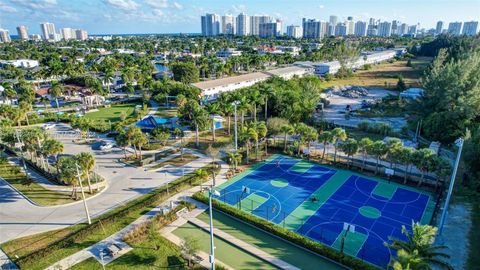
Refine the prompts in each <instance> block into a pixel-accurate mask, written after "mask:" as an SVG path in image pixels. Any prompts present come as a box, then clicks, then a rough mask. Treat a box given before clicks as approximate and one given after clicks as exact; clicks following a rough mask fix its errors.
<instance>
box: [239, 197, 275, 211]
mask: <svg viewBox="0 0 480 270" xmlns="http://www.w3.org/2000/svg"><path fill="white" fill-rule="evenodd" d="M267 200H268V198H265V197H263V196H260V195H258V194H256V193H252V194H250V195H248V196H247V197H245V198H243V199H242V200H241V201H240V205H241V207H242V210H244V211H247V212H251V211H253V210H255V209H257V208H258V207H259V206H260V205H262V204H263V203H264V202H266V201H267Z"/></svg>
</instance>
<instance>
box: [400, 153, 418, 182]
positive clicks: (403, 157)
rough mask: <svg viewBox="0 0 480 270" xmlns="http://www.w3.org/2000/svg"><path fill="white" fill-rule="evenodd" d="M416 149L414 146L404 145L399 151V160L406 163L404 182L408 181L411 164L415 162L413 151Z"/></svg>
mask: <svg viewBox="0 0 480 270" xmlns="http://www.w3.org/2000/svg"><path fill="white" fill-rule="evenodd" d="M414 152H415V149H414V148H412V147H402V148H401V149H400V151H399V153H398V155H399V161H400V162H401V163H402V164H403V165H404V173H403V184H406V183H407V178H408V174H409V172H410V166H411V165H412V164H413V163H412V162H413V153H414Z"/></svg>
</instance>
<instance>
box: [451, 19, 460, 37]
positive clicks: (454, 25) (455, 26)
mask: <svg viewBox="0 0 480 270" xmlns="http://www.w3.org/2000/svg"><path fill="white" fill-rule="evenodd" d="M461 31H462V22H451V23H449V24H448V30H447V32H448V33H449V34H450V35H454V36H459V35H460V33H461Z"/></svg>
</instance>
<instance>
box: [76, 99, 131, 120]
mask: <svg viewBox="0 0 480 270" xmlns="http://www.w3.org/2000/svg"><path fill="white" fill-rule="evenodd" d="M136 105H139V103H126V104H114V105H111V106H110V107H108V108H107V107H105V108H100V109H98V111H96V112H89V113H86V114H85V117H87V118H90V119H93V120H104V121H111V122H112V123H114V122H118V121H120V120H121V119H120V116H121V114H122V112H124V113H125V116H126V117H127V118H129V117H130V116H132V114H133V113H134V111H135V106H136Z"/></svg>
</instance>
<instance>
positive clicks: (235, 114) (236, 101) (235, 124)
mask: <svg viewBox="0 0 480 270" xmlns="http://www.w3.org/2000/svg"><path fill="white" fill-rule="evenodd" d="M232 104H233V109H234V130H235V152H237V150H238V143H237V105H238V104H240V101H238V100H235V101H234V102H233V103H232Z"/></svg>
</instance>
